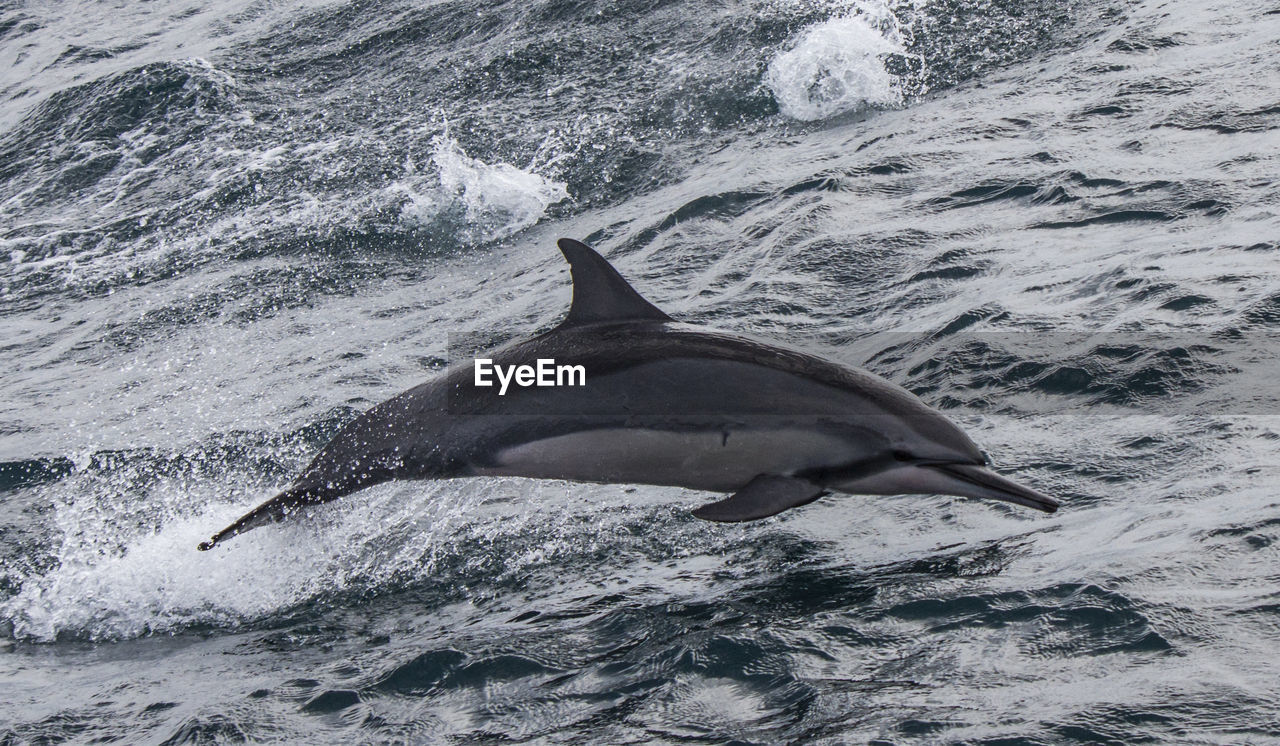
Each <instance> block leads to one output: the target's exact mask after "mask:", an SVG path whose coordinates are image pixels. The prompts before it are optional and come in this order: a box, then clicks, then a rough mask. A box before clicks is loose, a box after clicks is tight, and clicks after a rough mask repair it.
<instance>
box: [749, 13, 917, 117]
mask: <svg viewBox="0 0 1280 746" xmlns="http://www.w3.org/2000/svg"><path fill="white" fill-rule="evenodd" d="M891 56H899V57H908V56H910V55H908V54H907V50H906V41H905V40H904V37H903V33H902V31H901V29H900V28H899V26H898V23H897V20H896V19H895V17H894V15H893V13H891V12H890V11H889V9H888V8H887V7H885V6H880V5H870V4H859V5H858V6H855V9H854V12H853V13H851V14H849V15H845V16H841V17H838V18H832V19H829V20H826V21H823V22H822V23H819V24H816V25H814V26H810V27H809V28H808V29H806V30H805V31H804V32H803V34H802V35H801V36H800V39H799V41H798V42H796V43H795V45H794V46H793V47H792V48H791V49H790V50H788V51H786V52H783V53H781V54H779V55H777V56H776V57H774V58H773V61H772V62H770V63H769V69H768V70H767V71H766V73H765V76H764V83H765V85H766V86H768V88H769V90H770V91H772V92H773V96H774V99H775V100H777V102H778V108H779V110H781V112H782V114H783V115H785V116H788V117H791V118H792V119H799V120H801V121H805V122H812V121H816V120H820V119H827V118H829V117H833V116H835V115H837V114H843V113H845V112H850V111H857V110H859V109H864V108H867V107H877V106H879V107H886V106H897V105H900V104H901V103H902V100H903V89H904V87H905V85H906V81H904V80H903V79H902V78H901V77H899V76H898V75H896V74H894V73H893V72H891V71H890V68H889V67H888V66H887V64H886V63H887V61H888V58H890V57H891Z"/></svg>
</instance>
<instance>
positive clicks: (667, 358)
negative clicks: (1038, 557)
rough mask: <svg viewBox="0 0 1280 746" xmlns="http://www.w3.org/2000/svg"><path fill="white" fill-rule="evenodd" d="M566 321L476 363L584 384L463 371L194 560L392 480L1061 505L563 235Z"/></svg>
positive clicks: (749, 512)
mask: <svg viewBox="0 0 1280 746" xmlns="http://www.w3.org/2000/svg"><path fill="white" fill-rule="evenodd" d="M559 246H560V250H561V251H562V252H563V253H564V256H565V258H566V259H568V261H569V267H570V271H571V273H572V275H573V302H572V304H571V306H570V308H569V313H568V316H567V317H566V318H565V320H564V321H563V322H561V324H560V325H559V326H557V327H556V328H554V329H552V330H551V331H549V332H547V333H545V334H542V335H539V336H536V337H534V338H532V339H528V340H524V341H519V342H515V343H512V344H509V345H507V346H505V347H502V348H500V349H498V350H495V351H493V352H491V353H488V354H487V355H486V356H485V357H486V359H490V360H492V361H493V365H494V366H501V367H503V369H504V370H505V369H508V368H506V366H515V365H530V366H533V365H535V364H536V363H537V361H538V360H540V359H548V360H554V361H555V363H556V364H557V365H564V364H568V365H576V366H582V368H583V370H584V371H585V382H583V383H584V385H573V386H570V385H561V386H516V385H512V386H511V387H509V388H508V389H507V390H506V392H505V394H503V393H499V391H500V389H499V387H498V386H479V385H476V380H475V378H476V375H475V374H476V370H475V365H476V363H475V361H474V360H471V361H467V362H465V363H459V364H456V365H454V366H453V367H451V368H450V369H448V370H447V371H446V372H444V373H443V374H441V375H440V376H439V377H438V378H436V379H434V380H432V381H428V382H427V383H424V384H422V385H420V386H417V387H415V388H413V389H410V390H409V391H406V392H405V393H403V394H400V395H399V396H397V397H395V398H393V399H390V400H388V401H386V402H383V403H382V404H379V405H377V406H375V407H373V408H372V409H370V410H369V411H367V412H365V413H364V414H363V415H361V416H360V417H358V418H357V419H356V420H354V421H353V422H351V423H350V424H348V425H346V426H345V427H343V428H342V429H341V430H340V431H339V432H338V434H337V435H336V436H335V437H334V438H333V440H332V441H330V442H329V444H328V445H326V446H325V447H324V449H323V450H322V451H321V452H320V454H319V455H317V456H316V457H315V459H314V460H313V461H312V462H311V464H310V465H309V466H307V468H306V469H305V470H304V471H303V472H302V474H301V475H299V476H298V478H297V479H296V480H295V481H294V482H293V484H292V485H290V486H289V488H288V489H286V490H284V491H283V492H281V493H280V494H279V495H276V496H275V497H273V498H271V499H270V500H268V501H267V502H265V503H263V504H262V505H260V506H258V507H257V508H254V509H253V510H252V511H250V512H249V513H247V514H246V515H244V516H243V517H241V518H240V519H239V520H237V521H236V522H235V523H233V524H231V525H230V526H228V527H226V528H224V529H223V530H221V531H219V532H218V533H217V534H215V535H214V536H213V538H212V539H210V540H209V541H207V542H204V543H202V544H200V549H210V548H212V547H213V546H214V545H215V544H218V543H219V542H222V541H225V540H226V539H228V538H230V537H232V536H235V535H237V534H240V533H243V532H245V531H248V530H249V529H252V528H256V527H258V526H263V525H265V524H268V523H272V522H275V521H280V520H282V519H284V518H286V517H288V516H290V515H292V514H293V513H295V512H297V511H298V510H299V509H301V508H304V507H305V506H307V505H312V504H316V503H322V502H327V501H329V500H333V499H335V498H338V497H341V496H342V495H346V494H349V493H351V492H355V491H357V490H360V489H363V488H365V487H369V486H371V485H374V484H378V483H380V482H385V481H388V480H392V479H451V478H457V477H482V476H520V477H532V478H537V479H564V480H571V481H576V482H597V483H632V484H651V485H670V486H677V487H686V488H689V489H694V490H706V491H711V492H721V493H729V496H728V497H726V498H724V499H721V500H718V501H716V502H712V503H709V504H707V505H703V506H702V507H700V508H697V509H696V510H694V511H693V515H694V516H696V517H698V518H702V519H705V520H710V521H723V522H737V521H753V520H757V519H760V518H766V517H768V516H772V515H776V514H778V513H781V512H782V511H784V510H786V509H788V508H794V507H796V506H799V505H804V504H806V503H810V502H813V501H814V500H816V499H818V498H819V497H822V496H823V495H826V494H828V493H830V492H833V491H834V492H843V493H849V494H872V495H889V494H927V493H933V494H944V495H956V496H960V497H976V498H987V499H992V500H1003V501H1005V502H1011V503H1015V504H1018V505H1023V506H1026V507H1029V508H1035V509H1037V510H1042V511H1044V512H1046V513H1052V512H1053V511H1055V510H1057V509H1058V503H1057V502H1056V501H1055V500H1053V499H1052V498H1050V497H1047V496H1046V495H1043V494H1041V493H1039V492H1037V491H1035V490H1033V489H1029V488H1027V487H1023V486H1020V485H1018V484H1015V483H1014V482H1011V481H1009V480H1008V479H1005V478H1004V477H1001V476H1000V475H998V474H996V473H995V472H993V471H991V470H989V469H987V468H986V463H987V460H986V457H985V456H984V455H983V453H982V452H981V451H980V450H978V447H977V446H976V445H974V443H973V441H971V440H970V439H969V438H968V436H966V435H965V434H964V433H963V432H961V430H960V429H959V428H957V427H956V426H955V425H953V424H952V423H951V422H950V421H948V420H947V419H946V418H945V417H943V416H942V415H940V414H938V413H937V412H935V411H934V410H932V409H930V408H929V407H928V406H926V405H925V404H924V403H923V402H921V401H920V400H919V399H917V398H916V397H915V396H914V395H913V394H911V393H910V392H908V391H906V390H905V389H903V388H900V387H898V386H896V385H894V384H892V383H889V382H887V381H885V380H883V379H881V378H878V377H876V376H874V375H872V374H870V373H867V372H865V371H862V370H858V369H855V368H851V367H848V366H844V365H840V364H838V363H835V362H832V361H829V360H825V359H822V358H820V357H817V356H814V355H810V354H806V353H804V352H800V351H797V350H793V349H788V348H785V347H781V346H778V345H776V344H773V343H768V342H763V341H757V340H754V339H751V338H748V337H744V336H741V335H738V334H729V333H724V332H716V331H710V330H706V329H701V328H698V327H694V326H689V325H686V324H681V323H678V322H676V321H674V320H673V319H671V317H669V316H667V315H666V314H665V313H663V312H662V311H660V310H658V309H657V308H656V307H654V306H653V305H652V304H650V303H649V302H648V301H646V300H645V299H644V298H642V297H641V296H640V294H639V293H637V292H636V291H635V290H634V289H633V288H632V287H631V286H630V285H629V284H628V283H627V281H626V280H624V279H623V278H622V276H621V275H619V274H618V272H617V271H616V270H615V269H614V268H613V267H612V266H610V264H609V263H608V262H607V261H605V260H604V258H602V257H601V256H600V255H599V254H597V253H596V252H595V251H594V250H593V249H592V248H590V247H589V246H587V245H586V244H583V243H581V242H578V241H574V240H571V239H561V240H560V242H559Z"/></svg>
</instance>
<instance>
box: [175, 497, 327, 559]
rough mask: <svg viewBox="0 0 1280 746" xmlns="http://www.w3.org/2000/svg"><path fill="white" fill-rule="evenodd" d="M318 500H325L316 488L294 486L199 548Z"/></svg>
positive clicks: (274, 521)
mask: <svg viewBox="0 0 1280 746" xmlns="http://www.w3.org/2000/svg"><path fill="white" fill-rule="evenodd" d="M318 502H323V497H321V495H320V494H319V493H317V492H316V490H314V489H312V488H310V487H292V488H290V489H287V490H285V491H284V492H281V493H280V494H278V495H276V496H275V497H273V498H271V499H270V500H268V501H266V502H264V503H263V504H261V505H259V506H258V507H256V508H254V509H253V510H250V511H249V512H248V513H245V514H244V515H242V516H240V518H239V519H237V520H236V522H235V523H233V524H231V525H230V526H227V527H226V528H224V529H222V530H221V531H219V532H218V533H216V534H214V535H213V538H211V539H209V540H208V541H202V542H200V546H199V549H200V551H202V552H203V551H207V550H210V549H213V548H214V547H215V546H216V545H217V544H218V543H219V542H222V541H226V540H227V539H230V538H231V537H233V536H237V535H239V534H242V533H244V532H245V531H248V530H250V529H255V528H257V527H259V526H266V525H267V524H270V523H276V522H278V521H282V520H284V519H285V518H286V517H288V516H289V515H290V514H291V513H293V512H294V510H296V509H297V508H298V507H299V506H302V505H306V504H308V503H318Z"/></svg>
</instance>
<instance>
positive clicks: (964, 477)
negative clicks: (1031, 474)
mask: <svg viewBox="0 0 1280 746" xmlns="http://www.w3.org/2000/svg"><path fill="white" fill-rule="evenodd" d="M925 468H929V469H936V470H937V471H939V472H941V473H942V474H943V475H944V476H946V477H947V478H948V479H949V480H950V481H952V482H953V483H955V487H956V489H955V490H954V491H950V492H951V494H955V495H964V496H966V497H981V498H987V499H991V500H1003V501H1005V502H1010V503H1014V504H1016V505H1022V506H1025V507H1028V508H1035V509H1036V510H1042V511H1044V512H1046V513H1053V512H1055V511H1056V510H1057V509H1058V501H1057V500H1054V499H1053V498H1052V497H1049V496H1048V495H1045V494H1043V493H1041V492H1037V491H1036V490H1033V489H1031V488H1030V487H1023V486H1022V485H1020V484H1018V483H1017V482H1014V481H1012V480H1009V479H1005V478H1004V477H1002V476H1000V475H999V474H996V473H995V472H993V471H991V470H989V469H987V468H985V467H982V466H977V465H974V464H930V465H929V466H927V467H925Z"/></svg>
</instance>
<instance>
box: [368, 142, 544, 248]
mask: <svg viewBox="0 0 1280 746" xmlns="http://www.w3.org/2000/svg"><path fill="white" fill-rule="evenodd" d="M431 144H432V148H433V151H432V156H431V160H432V163H433V165H435V167H436V169H437V170H438V172H439V176H438V179H439V181H438V187H434V188H433V187H432V186H430V185H429V182H425V180H424V179H422V178H421V177H418V176H416V175H414V174H413V173H412V166H410V167H407V168H406V170H407V171H409V172H410V176H409V177H407V178H405V179H402V180H401V181H399V182H397V183H396V184H395V185H393V186H392V187H391V189H393V190H396V191H399V192H400V193H401V194H402V195H403V197H404V199H405V202H404V204H403V206H402V207H401V217H402V218H403V219H405V220H407V221H410V222H416V223H419V224H422V225H428V224H431V223H434V222H436V221H438V220H439V219H440V218H441V217H442V215H444V214H446V213H448V212H449V211H451V210H453V209H458V210H459V211H461V212H462V213H463V215H464V219H465V222H466V226H465V227H464V229H463V230H464V232H465V233H466V236H465V238H466V239H468V240H472V241H474V240H495V239H500V238H505V237H507V236H510V235H511V234H513V233H517V232H519V231H521V230H524V229H525V228H528V227H529V226H531V225H533V224H535V223H537V222H538V221H539V220H541V219H542V216H543V215H544V214H546V211H547V208H548V207H550V206H551V205H554V204H555V203H557V202H560V201H561V200H565V199H568V198H569V192H568V191H567V190H566V189H565V185H564V184H563V183H561V182H558V181H554V180H552V179H549V178H547V177H545V176H541V175H539V174H536V173H534V172H533V171H532V170H523V169H520V168H516V167H515V166H513V165H511V164H509V163H497V164H492V165H490V164H488V163H485V162H483V161H481V160H479V159H477V158H472V157H470V156H468V155H467V154H466V153H465V152H464V151H463V150H462V148H461V147H460V146H459V145H458V143H457V141H456V140H454V139H453V138H451V137H449V136H448V134H444V135H437V136H436V137H435V138H433V139H432V141H431Z"/></svg>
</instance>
